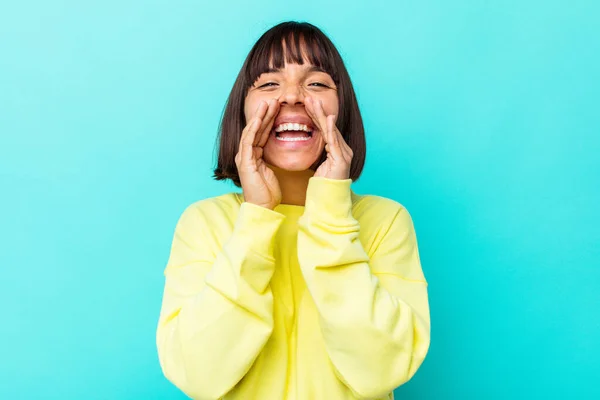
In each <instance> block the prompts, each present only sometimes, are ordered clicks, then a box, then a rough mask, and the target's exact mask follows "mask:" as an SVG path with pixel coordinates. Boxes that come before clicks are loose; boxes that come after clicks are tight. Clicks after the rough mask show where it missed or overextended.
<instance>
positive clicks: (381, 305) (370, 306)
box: [298, 177, 430, 398]
mask: <svg viewBox="0 0 600 400" xmlns="http://www.w3.org/2000/svg"><path fill="white" fill-rule="evenodd" d="M350 184H351V180H350V179H348V180H333V179H328V178H323V177H312V178H311V179H310V181H309V186H308V190H307V199H306V209H305V213H304V214H303V215H302V217H301V218H300V220H299V226H298V258H299V262H300V267H301V270H302V273H303V275H304V278H305V281H306V284H307V287H308V289H309V291H310V293H311V296H312V298H313V300H314V302H315V305H316V307H317V309H318V312H319V316H320V323H321V330H322V334H323V338H324V341H325V345H326V348H327V352H328V356H329V358H330V360H331V362H332V365H333V368H334V370H335V372H336V375H337V376H338V378H339V379H340V380H341V381H342V382H343V383H344V384H345V385H347V386H348V387H349V388H350V389H351V390H352V391H353V392H354V393H355V395H356V396H358V397H359V398H377V397H378V396H384V395H386V394H387V393H389V392H391V391H393V390H394V389H395V388H396V387H398V386H399V385H401V384H403V383H405V382H406V381H408V380H409V379H410V378H411V377H412V376H413V375H414V373H415V372H416V370H417V369H418V367H419V366H420V365H421V363H422V362H423V360H424V358H425V355H426V353H427V351H428V347H429V340H430V323H429V306H428V299H427V282H426V281H425V278H424V276H423V272H422V270H421V265H420V260H419V255H418V249H417V241H416V235H415V231H414V227H413V224H412V220H411V218H410V215H409V214H408V212H407V211H406V209H405V208H403V207H402V206H401V205H399V204H398V203H395V202H392V201H388V202H382V205H381V209H378V210H376V212H378V213H380V214H382V215H384V216H385V217H386V218H382V220H384V221H387V222H386V224H385V226H381V227H378V229H380V230H381V232H383V233H384V234H383V235H382V236H383V237H382V239H381V240H380V241H379V243H378V244H377V246H375V248H374V249H372V250H371V254H370V255H369V254H367V253H366V251H365V249H364V248H363V245H362V243H361V242H360V238H359V233H360V226H359V223H358V221H357V220H356V219H355V218H354V216H353V214H352V198H351V191H350Z"/></svg>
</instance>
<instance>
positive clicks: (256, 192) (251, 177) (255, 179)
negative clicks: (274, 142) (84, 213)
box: [235, 99, 281, 210]
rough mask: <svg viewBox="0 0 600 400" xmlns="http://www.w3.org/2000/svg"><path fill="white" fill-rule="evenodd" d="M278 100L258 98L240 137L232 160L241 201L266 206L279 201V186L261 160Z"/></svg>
mask: <svg viewBox="0 0 600 400" xmlns="http://www.w3.org/2000/svg"><path fill="white" fill-rule="evenodd" d="M278 111H279V101H277V100H276V99H271V100H269V102H268V103H267V102H265V101H262V102H261V103H260V105H259V106H258V109H257V110H256V114H255V115H254V118H252V119H251V120H250V121H249V122H248V124H247V125H246V127H245V128H244V130H243V131H242V137H241V139H240V147H239V151H238V153H237V154H236V156H235V164H236V166H237V169H238V174H239V176H240V182H241V184H242V191H243V194H244V201H246V202H248V203H253V204H256V205H259V206H262V207H266V208H269V209H271V210H272V209H274V208H275V206H277V205H278V204H279V203H281V188H280V187H279V182H278V181H277V177H276V176H275V173H274V172H273V170H272V169H271V168H269V167H268V166H267V164H266V163H265V161H264V160H263V147H264V146H265V144H266V143H267V140H269V135H270V134H271V129H272V128H273V123H274V122H275V116H276V115H277V112H278Z"/></svg>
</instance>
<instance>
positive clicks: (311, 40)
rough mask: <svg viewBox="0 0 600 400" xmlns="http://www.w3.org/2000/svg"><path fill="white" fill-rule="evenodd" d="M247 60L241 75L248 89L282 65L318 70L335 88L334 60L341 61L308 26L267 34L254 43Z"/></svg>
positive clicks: (287, 26) (292, 25)
mask: <svg viewBox="0 0 600 400" xmlns="http://www.w3.org/2000/svg"><path fill="white" fill-rule="evenodd" d="M336 56H337V57H336ZM248 58H249V59H248V63H247V64H246V66H247V68H246V71H245V73H246V82H248V84H249V86H250V85H252V84H253V83H254V82H256V80H257V79H258V77H259V76H260V75H261V74H263V73H265V72H271V71H273V69H280V68H283V67H284V66H285V64H300V65H303V64H305V63H308V64H310V65H314V66H316V67H318V68H320V69H321V70H323V71H324V72H326V73H328V74H329V75H330V76H331V78H332V79H333V81H334V82H335V84H336V85H337V84H339V79H338V78H339V77H338V74H337V73H336V68H335V65H336V64H337V63H336V61H337V60H336V58H340V59H341V57H340V56H339V55H338V54H337V50H336V49H335V47H334V45H333V43H331V41H330V40H329V39H328V38H327V37H326V36H325V35H324V34H323V33H322V32H321V31H320V30H319V29H318V28H316V27H314V26H312V25H310V24H306V23H304V24H300V23H288V24H285V25H282V26H280V27H279V29H272V30H271V31H268V32H267V33H265V34H264V35H263V36H262V37H261V38H260V39H259V40H258V42H257V43H256V45H255V46H254V48H253V49H252V51H251V53H250V54H249V57H248ZM340 61H341V60H340Z"/></svg>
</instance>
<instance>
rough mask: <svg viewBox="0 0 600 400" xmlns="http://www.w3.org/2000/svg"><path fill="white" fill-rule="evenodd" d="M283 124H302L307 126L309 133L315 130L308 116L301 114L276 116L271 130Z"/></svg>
mask: <svg viewBox="0 0 600 400" xmlns="http://www.w3.org/2000/svg"><path fill="white" fill-rule="evenodd" d="M285 123H294V124H302V125H306V126H308V129H310V131H311V132H314V131H316V130H317V128H316V127H315V125H314V123H313V121H312V119H310V117H309V116H308V115H303V114H286V115H278V116H277V118H275V122H274V123H273V130H275V128H276V127H277V126H279V125H281V124H285Z"/></svg>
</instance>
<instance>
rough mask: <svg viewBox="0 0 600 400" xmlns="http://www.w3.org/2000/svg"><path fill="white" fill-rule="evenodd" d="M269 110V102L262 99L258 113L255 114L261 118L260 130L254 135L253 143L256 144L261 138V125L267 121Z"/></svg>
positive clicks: (257, 109)
mask: <svg viewBox="0 0 600 400" xmlns="http://www.w3.org/2000/svg"><path fill="white" fill-rule="evenodd" d="M268 110H269V104H268V103H267V102H266V101H264V100H262V101H261V102H260V103H259V104H258V107H257V108H256V113H255V114H254V116H255V117H259V118H260V119H261V125H259V127H258V129H257V131H258V132H259V134H258V135H255V136H254V139H253V142H252V145H254V146H256V144H257V142H258V140H259V139H260V132H261V130H260V129H261V127H262V125H263V124H264V123H265V117H266V114H267V111H268Z"/></svg>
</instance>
